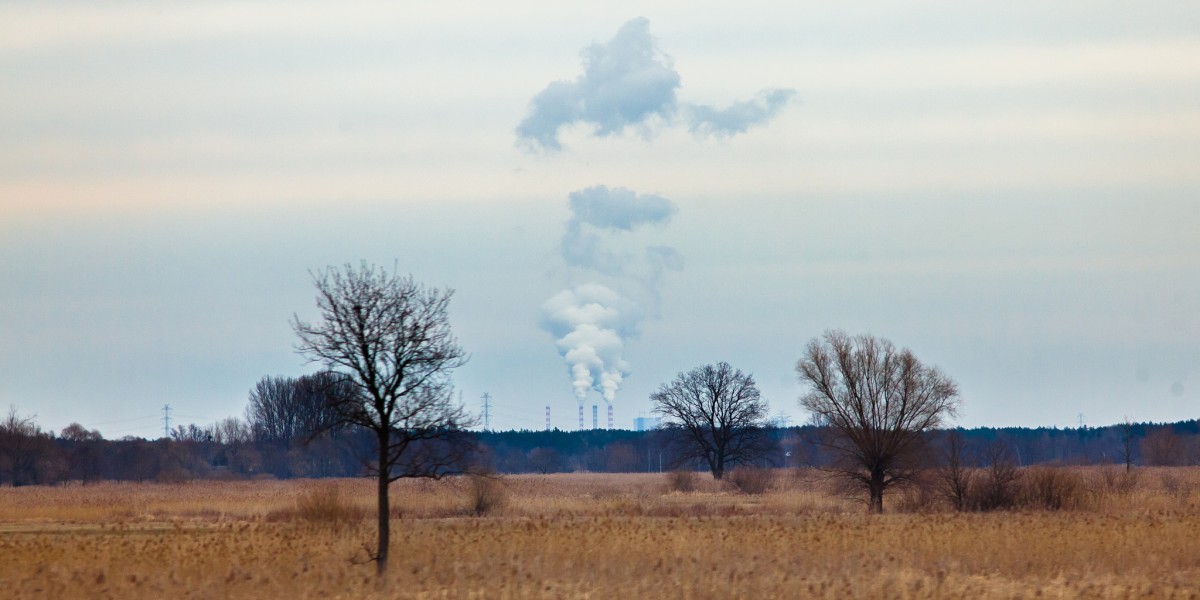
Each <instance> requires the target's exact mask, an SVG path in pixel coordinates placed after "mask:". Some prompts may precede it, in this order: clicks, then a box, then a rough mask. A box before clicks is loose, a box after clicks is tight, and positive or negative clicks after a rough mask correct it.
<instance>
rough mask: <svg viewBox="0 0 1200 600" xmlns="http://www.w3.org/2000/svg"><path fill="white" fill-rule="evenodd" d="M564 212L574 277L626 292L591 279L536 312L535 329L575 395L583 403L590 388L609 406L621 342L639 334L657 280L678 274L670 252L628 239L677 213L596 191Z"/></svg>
mask: <svg viewBox="0 0 1200 600" xmlns="http://www.w3.org/2000/svg"><path fill="white" fill-rule="evenodd" d="M570 208H571V218H570V219H569V220H568V221H567V228H566V233H565V234H564V235H563V241H562V248H561V249H562V256H563V260H564V261H565V262H566V263H567V265H569V266H571V267H573V268H574V271H573V272H574V273H576V274H578V273H583V274H586V275H588V276H589V277H596V276H603V277H604V278H606V279H607V280H608V281H610V282H611V285H613V286H617V287H624V288H628V289H630V290H631V293H628V294H626V293H622V292H618V291H617V290H615V289H613V287H610V286H609V285H605V284H601V283H597V282H595V281H592V282H588V283H584V284H582V285H577V286H575V287H572V288H570V289H566V290H563V291H562V292H559V293H558V294H556V295H555V296H554V297H553V298H551V299H550V300H548V301H546V303H545V304H544V305H543V306H542V327H543V328H545V329H546V330H547V331H549V332H550V333H551V334H552V335H553V336H554V337H555V343H556V345H557V346H558V351H559V353H560V354H562V356H563V359H564V360H565V361H566V363H567V369H568V371H569V373H570V375H571V383H572V386H573V387H574V388H575V397H576V398H577V399H579V401H580V402H583V400H584V399H585V398H586V396H587V393H588V390H596V391H597V392H599V393H600V394H601V395H602V396H603V397H604V400H605V401H606V402H609V403H611V402H612V400H613V398H614V397H615V396H616V393H617V390H619V389H620V387H621V383H622V382H623V381H624V380H625V377H626V376H627V375H629V363H628V362H627V361H626V360H625V358H624V352H625V342H626V341H627V340H629V339H631V338H635V337H636V336H637V335H638V327H639V325H640V323H641V322H642V320H643V319H644V318H645V317H646V310H645V309H644V308H643V306H645V305H652V306H653V314H655V315H657V313H658V307H659V304H660V300H659V294H658V287H659V285H660V282H661V280H662V276H663V274H664V273H666V272H668V271H678V270H680V269H682V268H683V257H682V256H680V254H679V253H678V252H677V251H676V250H675V249H674V248H671V247H670V246H663V245H652V246H647V247H646V248H645V249H644V251H643V252H641V253H635V252H631V251H629V250H628V248H627V246H628V245H629V244H628V243H627V242H628V241H630V237H629V235H630V234H632V233H633V232H634V231H635V230H639V229H642V228H645V227H650V226H663V225H666V224H667V223H668V222H669V221H670V219H671V217H672V216H673V215H674V214H675V212H676V210H677V209H676V208H675V205H674V204H673V203H672V202H671V201H670V200H667V199H666V198H663V197H661V196H656V195H653V194H638V193H635V192H633V191H632V190H628V189H625V188H608V187H606V186H602V185H600V186H595V187H590V188H587V189H584V190H580V191H577V192H574V193H572V194H571V195H570ZM622 242H626V243H622ZM634 298H642V300H641V301H640V302H639V301H638V300H635V299H634Z"/></svg>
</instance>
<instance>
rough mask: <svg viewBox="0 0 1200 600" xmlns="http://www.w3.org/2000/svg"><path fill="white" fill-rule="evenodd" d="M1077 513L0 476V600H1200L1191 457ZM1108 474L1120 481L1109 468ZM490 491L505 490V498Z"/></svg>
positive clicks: (687, 495)
mask: <svg viewBox="0 0 1200 600" xmlns="http://www.w3.org/2000/svg"><path fill="white" fill-rule="evenodd" d="M1070 472H1071V473H1073V474H1074V475H1076V476H1078V481H1081V482H1083V487H1082V488H1081V490H1082V491H1080V496H1079V497H1080V498H1081V500H1080V501H1079V502H1078V503H1077V504H1073V505H1072V506H1070V507H1069V509H1065V510H1030V509H1020V510H1008V511H996V512H954V511H951V510H948V509H947V508H946V507H945V506H944V505H941V504H939V503H937V502H936V501H933V500H929V498H931V496H926V502H925V503H924V504H922V503H920V502H916V501H915V500H913V499H912V498H907V499H906V496H905V495H904V494H894V495H893V497H892V498H890V502H889V504H888V507H887V508H888V511H889V512H888V513H886V514H884V515H868V514H865V508H864V507H863V506H862V504H861V503H859V502H858V501H857V500H855V499H854V498H851V497H848V496H845V495H844V494H843V493H841V492H840V491H839V488H838V487H837V486H836V485H835V484H834V483H833V482H830V481H827V480H825V479H822V478H821V477H820V476H819V474H818V473H813V472H787V473H778V474H777V475H776V477H774V479H773V480H772V483H771V487H770V489H768V490H767V491H765V492H764V493H761V494H757V493H756V494H746V493H740V492H739V491H737V490H736V489H734V488H733V487H732V486H731V485H730V484H727V483H722V482H715V481H713V480H712V479H711V478H707V477H704V478H700V480H699V481H698V482H696V489H695V490H694V491H690V492H680V491H676V490H674V489H673V486H672V485H671V480H670V478H669V477H668V475H667V474H619V475H610V474H560V475H528V476H511V477H504V478H500V479H496V480H488V482H486V485H488V486H492V485H493V484H494V485H495V486H499V487H498V488H493V487H489V488H488V489H489V490H490V492H489V493H493V494H495V493H499V494H503V501H502V502H496V503H493V504H488V505H487V508H486V510H483V511H480V510H479V505H478V493H479V489H480V487H479V485H480V482H478V481H474V482H473V481H471V480H470V479H468V478H455V479H448V480H443V481H436V482H435V481H421V480H415V481H401V482H397V483H396V484H394V485H393V488H392V494H393V505H394V506H395V507H396V510H395V512H394V514H393V518H394V521H393V524H392V528H393V533H392V536H393V540H392V544H393V545H392V550H391V551H392V564H391V569H390V571H389V574H388V577H387V579H386V580H385V581H382V582H380V581H377V580H376V579H375V577H374V569H373V566H372V565H370V564H369V563H368V562H367V553H366V550H365V549H364V548H365V547H366V546H369V545H370V544H371V543H373V540H374V528H373V525H372V523H373V520H372V518H373V512H372V509H373V494H374V488H373V485H372V482H370V481H367V480H326V481H286V482H281V481H256V482H205V483H186V484H110V483H105V484H96V485H87V486H62V487H50V488H32V487H30V488H15V489H14V488H0V590H3V592H2V594H3V596H4V597H6V598H9V597H10V598H162V597H178V598H251V597H253V598H264V597H267V598H270V597H288V598H364V597H365V598H604V597H652V598H654V597H665V598H768V597H813V598H877V597H888V598H931V597H933V598H936V597H943V598H967V597H969V598H1015V597H1037V596H1044V597H1095V598H1128V597H1162V598H1170V597H1180V598H1196V597H1200V504H1198V503H1200V493H1196V492H1198V491H1200V469H1196V468H1171V469H1139V470H1137V476H1136V481H1135V482H1134V483H1133V484H1132V485H1130V484H1128V482H1125V483H1122V482H1121V481H1120V480H1119V479H1118V478H1116V477H1114V473H1112V472H1111V471H1108V472H1106V471H1104V470H1103V469H1102V468H1073V469H1071V470H1070ZM1114 482H1115V483H1114ZM497 489H499V490H500V491H497Z"/></svg>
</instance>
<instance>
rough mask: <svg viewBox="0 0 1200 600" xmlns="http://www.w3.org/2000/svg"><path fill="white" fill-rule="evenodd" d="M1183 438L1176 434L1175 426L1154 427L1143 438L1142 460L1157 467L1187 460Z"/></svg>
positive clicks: (1177, 464) (1176, 464)
mask: <svg viewBox="0 0 1200 600" xmlns="http://www.w3.org/2000/svg"><path fill="white" fill-rule="evenodd" d="M1186 452H1187V451H1186V448H1184V442H1183V438H1182V437H1180V436H1179V435H1176V433H1175V428H1174V427H1173V426H1165V427H1159V428H1157V429H1154V430H1153V431H1151V432H1150V433H1148V434H1146V437H1145V438H1142V460H1143V461H1145V463H1144V464H1147V465H1151V466H1156V467H1174V466H1179V465H1182V464H1184V462H1186V456H1187V453H1186Z"/></svg>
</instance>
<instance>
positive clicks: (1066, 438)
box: [0, 410, 1200, 485]
mask: <svg viewBox="0 0 1200 600" xmlns="http://www.w3.org/2000/svg"><path fill="white" fill-rule="evenodd" d="M948 431H954V432H958V433H959V434H960V435H961V436H962V440H963V441H964V442H965V447H966V449H967V452H966V462H967V463H968V465H971V466H986V464H987V460H988V459H987V456H989V455H991V454H992V453H991V452H989V451H988V449H994V448H996V447H997V446H1003V447H1004V448H1006V449H1007V450H1008V451H1009V452H1011V455H1012V457H1013V458H1015V460H1016V462H1017V464H1019V465H1022V466H1028V465H1035V464H1061V465H1101V464H1125V463H1128V464H1130V465H1132V466H1138V465H1144V466H1184V465H1197V464H1200V421H1197V420H1189V421H1181V422H1178V423H1125V424H1118V425H1111V426H1107V427H1081V428H1064V429H1060V428H1046V427H1038V428H1024V427H1005V428H987V427H983V428H974V429H953V430H942V431H935V432H932V433H931V434H930V435H929V436H928V438H929V442H930V447H931V454H932V455H936V452H935V451H933V450H934V449H936V447H937V445H938V444H939V443H940V440H942V439H943V438H945V437H946V434H947V432H948ZM465 433H466V435H468V436H470V438H471V439H472V440H473V441H474V443H475V448H476V453H475V458H474V465H473V466H474V468H481V469H486V470H490V471H494V472H497V473H505V474H508V473H555V472H572V471H590V472H647V471H651V472H653V471H668V470H672V469H676V468H685V469H696V470H702V466H701V465H699V464H680V461H679V459H678V457H677V456H676V455H675V454H674V453H675V452H676V450H674V449H673V446H672V445H671V444H670V437H671V435H672V432H671V431H670V430H665V429H658V430H651V431H629V430H620V429H613V430H605V429H596V430H583V431H563V430H558V429H553V430H547V431H530V430H520V431H475V432H465ZM764 433H765V434H766V437H767V439H768V440H769V445H768V446H767V448H766V451H765V452H764V453H763V454H762V456H761V457H760V459H759V460H758V464H759V466H770V467H781V468H794V467H823V466H828V465H829V464H831V461H832V460H834V456H833V455H832V454H831V453H829V452H828V450H827V448H826V447H825V446H824V445H823V442H822V436H823V435H824V434H825V433H826V430H825V429H823V428H820V427H815V426H811V425H809V426H800V427H782V428H768V429H766V430H765V431H764ZM278 434H279V432H274V433H273V432H270V431H266V430H264V429H263V428H261V427H259V428H256V427H253V426H250V425H246V424H245V423H243V422H241V421H238V420H237V419H227V420H226V421H223V422H220V423H217V424H214V425H210V426H205V427H201V426H197V425H186V426H178V427H176V428H175V429H174V430H172V431H171V435H170V437H166V438H160V439H154V440H151V439H144V438H135V437H125V438H121V439H116V440H109V439H103V438H102V437H101V436H100V434H99V433H98V432H96V431H89V430H87V429H86V428H84V427H82V426H79V425H76V424H72V425H70V426H68V427H67V428H65V429H63V430H62V431H61V432H59V433H57V434H56V433H54V432H48V431H43V430H42V429H41V428H40V427H39V426H38V425H37V424H36V423H35V422H34V421H33V419H31V418H22V417H19V416H18V415H17V413H16V411H15V410H14V411H11V412H10V413H9V415H8V417H7V418H5V419H4V420H3V421H2V422H0V485H35V484H37V485H50V484H59V483H65V482H83V483H88V482H96V481H106V480H108V481H162V482H178V481H190V480H204V479H253V478H280V479H284V478H300V477H306V478H322V477H355V476H360V475H363V474H365V473H366V472H367V467H368V466H369V464H370V463H369V458H368V457H370V456H372V443H373V441H372V438H371V435H370V434H369V433H367V432H364V431H363V430H361V429H357V428H334V429H331V430H326V431H324V432H322V433H319V434H316V435H312V434H307V433H303V432H298V431H289V432H286V435H285V436H284V437H280V435H278Z"/></svg>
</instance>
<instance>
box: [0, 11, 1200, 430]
mask: <svg viewBox="0 0 1200 600" xmlns="http://www.w3.org/2000/svg"><path fill="white" fill-rule="evenodd" d="M778 4H779V3H775V2H755V1H751V2H743V3H737V4H736V5H729V4H710V5H698V4H696V3H694V2H668V3H657V6H655V7H652V8H647V7H645V6H642V5H641V3H631V2H628V3H623V2H616V3H604V4H603V5H600V6H592V7H586V8H578V7H571V6H566V5H564V4H563V3H557V2H548V1H547V2H518V3H516V4H512V3H509V4H503V5H494V3H492V4H488V3H469V2H448V3H438V5H437V6H436V7H434V6H429V7H422V8H419V9H415V10H414V9H411V8H408V7H404V8H402V7H399V6H392V5H390V4H389V3H338V4H335V3H328V2H257V1H249V2H227V3H216V2H214V3H200V4H197V3H183V2H113V3H103V4H95V3H86V2H40V3H32V2H17V3H7V4H4V5H3V6H0V405H5V406H6V405H10V404H11V405H14V406H16V407H17V409H18V411H20V412H22V413H23V414H36V415H37V417H38V421H39V422H40V423H41V424H42V425H43V426H44V427H46V428H49V429H54V430H58V429H61V428H62V427H63V426H65V425H66V424H68V423H70V422H71V421H79V422H81V423H83V424H84V425H86V426H88V427H94V428H98V429H100V430H101V431H102V432H103V433H104V434H105V435H106V436H110V437H118V436H121V435H126V434H133V435H144V436H154V435H155V434H156V432H160V431H161V429H160V428H161V424H159V423H158V421H157V420H156V419H158V418H159V417H161V411H159V408H160V407H161V406H162V405H163V404H166V403H169V404H170V405H171V406H172V407H173V408H174V409H175V414H176V415H177V416H178V418H179V419H180V421H181V422H196V423H201V424H203V423H208V422H212V421H214V420H217V419H219V418H223V417H225V416H229V415H240V414H241V411H242V409H243V407H244V405H245V401H246V396H247V393H248V391H249V389H250V388H251V387H252V386H253V385H254V383H255V382H256V381H257V380H258V378H260V377H262V376H263V375H275V374H286V375H298V374H301V373H304V372H307V371H309V370H311V369H312V368H313V367H312V366H311V365H305V364H304V363H303V362H302V360H301V359H300V358H299V357H298V356H297V355H295V354H294V352H293V351H292V344H293V341H294V340H293V335H292V333H291V331H290V329H289V327H288V319H289V317H290V316H291V315H292V314H293V313H299V314H300V315H301V316H302V317H304V316H308V315H311V312H312V307H313V292H312V287H311V282H310V280H309V275H308V270H310V269H319V268H322V267H324V266H326V265H330V264H341V263H345V262H355V263H357V262H358V261H359V260H368V261H371V262H375V263H378V264H382V265H386V266H389V267H390V266H391V265H393V264H398V265H399V267H400V269H401V270H402V271H405V272H411V273H413V274H414V275H415V276H416V277H417V278H418V279H420V280H422V281H424V282H426V283H429V284H432V285H439V286H450V287H453V288H455V289H456V290H457V294H456V296H455V299H454V301H453V302H452V314H451V317H452V319H453V326H454V328H455V331H456V332H457V333H458V335H459V336H460V338H461V341H462V343H463V345H464V346H465V347H466V349H467V350H468V351H469V352H470V353H471V355H472V359H471V362H470V363H469V364H468V365H467V366H466V367H463V368H462V369H460V370H459V372H458V373H457V375H456V381H457V383H458V385H459V387H460V389H461V390H462V392H463V395H464V399H465V400H466V402H467V404H468V406H469V407H471V408H478V398H479V396H480V395H481V394H483V393H484V392H488V393H490V394H491V396H492V397H493V398H494V403H495V409H494V415H495V418H494V422H493V425H494V426H496V427H501V428H509V427H518V428H535V429H536V428H540V427H542V425H543V412H544V409H545V406H546V405H550V406H551V410H552V414H553V421H554V425H555V426H558V427H561V428H574V426H575V407H576V401H577V400H576V390H577V385H576V384H577V383H579V381H581V380H579V378H578V377H577V375H579V373H578V372H575V373H573V372H571V371H570V369H571V368H572V366H573V365H576V364H579V365H585V366H586V365H590V364H593V363H591V362H588V361H595V360H598V361H600V363H596V364H599V365H600V366H598V367H596V368H597V369H598V370H596V371H594V372H591V371H589V373H590V374H591V375H592V376H593V378H594V380H595V382H596V385H597V386H598V385H599V381H600V380H601V377H600V376H601V375H602V374H603V373H604V372H605V371H604V363H605V361H606V360H607V361H608V363H611V364H615V362H614V361H615V360H617V359H619V360H620V361H622V362H621V365H620V368H616V369H615V370H610V371H609V376H607V377H608V378H607V379H606V381H609V382H610V385H611V382H612V381H614V380H615V379H613V377H612V375H613V374H619V375H620V384H619V386H620V387H619V389H617V390H616V391H615V395H614V397H613V406H614V411H615V413H616V422H617V425H619V426H625V427H628V426H629V425H630V424H631V419H632V418H633V417H635V416H638V415H639V414H642V413H645V412H646V411H648V410H649V402H648V399H647V398H648V396H649V394H650V393H651V392H652V391H653V390H654V389H655V388H656V387H657V386H658V385H659V384H660V383H663V382H666V381H668V380H670V379H671V378H672V377H673V376H674V375H675V373H677V372H679V371H684V370H688V369H691V368H692V367H695V366H697V365H699V364H702V363H706V362H715V361H718V360H725V361H728V362H730V363H731V364H733V365H735V366H737V367H739V368H741V369H743V370H745V371H750V372H753V373H754V375H755V376H756V378H757V379H758V381H759V383H760V387H761V388H762V390H763V394H764V397H765V398H766V399H767V400H768V401H769V403H770V405H771V408H772V411H773V412H782V413H785V414H787V415H789V416H791V418H792V419H793V421H794V422H802V421H804V420H805V419H806V415H804V414H802V412H801V411H800V409H799V408H798V407H797V405H796V398H797V397H798V396H799V394H800V392H801V390H800V389H799V387H798V386H797V385H796V383H795V376H794V372H793V371H792V367H793V365H794V363H795V360H796V359H797V358H798V356H799V353H800V351H801V350H802V349H803V347H804V345H805V344H806V343H807V341H808V340H809V339H811V338H812V337H814V336H817V335H820V334H821V333H822V332H823V331H824V330H826V329H828V328H842V329H845V330H847V331H849V332H851V333H861V332H869V333H873V334H876V335H879V336H883V337H887V338H889V339H891V340H892V341H894V342H895V343H896V344H897V345H901V346H908V347H911V348H912V349H913V350H914V351H915V352H916V353H917V355H918V356H919V357H921V358H922V359H923V360H925V361H927V362H930V363H933V364H936V365H938V366H940V367H942V368H943V369H944V370H945V371H946V372H947V373H948V374H949V375H950V376H951V377H953V378H954V379H955V380H957V381H958V383H959V385H960V387H961V388H962V391H963V396H964V404H963V414H962V416H961V417H960V419H959V422H960V423H961V424H963V425H966V426H976V425H1031V426H1036V425H1059V426H1066V425H1070V426H1074V425H1075V424H1076V423H1077V419H1078V416H1077V415H1078V414H1079V413H1083V414H1084V415H1085V420H1086V422H1087V423H1089V424H1097V425H1098V424H1106V423H1112V422H1116V421H1119V420H1121V419H1122V418H1124V417H1126V416H1128V417H1130V418H1133V419H1135V420H1155V421H1163V420H1178V419H1187V418H1196V417H1197V416H1198V415H1197V400H1198V399H1200V310H1198V309H1200V236H1198V235H1197V234H1196V232H1197V231H1200V198H1197V192H1198V191H1200V170H1198V169H1196V165H1197V164H1200V105H1198V104H1197V103H1196V101H1195V99H1196V98H1197V97H1200V36H1198V35H1197V34H1198V33H1200V11H1198V10H1197V9H1196V8H1195V5H1194V3H1192V2H1148V3H1141V4H1138V5H1136V6H1134V5H1129V4H1127V3H1116V2H1111V3H1109V2H1104V3H1100V2H1057V3H1052V4H1047V3H1045V2H1032V1H1030V2H1009V3H996V4H995V5H986V6H977V5H974V4H964V3H956V2H949V1H940V2H917V3H914V2H894V3H873V4H870V5H866V6H858V7H856V8H855V10H853V11H851V10H849V9H847V8H846V7H845V6H844V5H841V4H836V3H805V4H802V5H798V6H778ZM535 124H536V125H538V126H539V127H540V128H537V127H532V125H535ZM601 186H603V188H604V189H605V190H607V191H608V192H610V193H613V194H615V195H614V196H612V198H613V199H612V200H611V201H607V200H604V201H599V202H601V203H600V204H594V205H589V206H591V209H596V210H599V209H598V208H596V207H601V208H605V207H607V208H605V209H606V210H608V209H611V210H618V209H621V210H624V209H623V208H622V207H626V208H628V207H630V206H632V207H635V208H636V207H637V206H641V205H639V204H638V203H639V202H642V201H646V202H648V203H649V204H647V205H646V206H650V207H651V208H653V207H654V206H657V207H658V208H659V210H658V212H656V213H655V215H657V216H656V217H655V218H654V219H649V220H645V221H644V224H641V223H643V221H630V220H628V218H627V217H620V216H611V215H610V216H609V217H605V218H599V217H596V218H594V219H593V220H592V221H589V220H588V218H590V217H581V216H580V214H581V213H579V212H578V211H579V210H581V209H579V208H578V207H579V206H581V205H579V204H572V201H571V199H572V197H573V196H572V195H573V194H574V195H575V197H583V196H581V194H582V195H584V196H586V195H588V194H594V193H595V190H597V189H600V188H601ZM589 190H591V191H589ZM630 199H632V200H630ZM660 201H661V202H660ZM604 202H610V204H604ZM662 202H666V203H669V206H670V207H672V208H673V210H671V211H669V213H665V212H663V210H662V207H663V206H667V205H664V204H662ZM630 203H632V204H630ZM573 207H574V208H573ZM573 210H575V211H576V212H572V211H573ZM589 210H590V209H589ZM668 214H669V218H665V216H667V215H668ZM623 219H624V220H623ZM572 223H574V224H575V225H574V227H575V229H571V227H572ZM614 224H615V225H614ZM621 224H628V225H630V226H629V227H622V226H620V225H621ZM571 244H574V245H571ZM568 250H572V251H573V252H574V254H571V253H570V252H568ZM581 257H582V258H581ZM602 259H603V260H602ZM606 261H607V262H606ZM594 284H598V285H601V286H604V287H605V288H606V289H608V290H610V291H612V292H613V293H614V294H617V295H618V296H620V297H621V298H623V299H625V300H628V301H629V303H631V304H620V305H621V306H633V307H635V308H636V309H635V310H632V312H628V311H626V312H622V313H620V314H621V318H620V319H616V320H609V321H604V320H600V321H589V320H587V319H588V318H591V317H586V318H585V317H580V316H579V315H581V314H584V313H577V312H572V311H571V310H570V308H571V307H570V305H569V303H567V304H563V302H567V300H569V299H572V298H573V299H576V300H577V299H579V298H583V297H601V296H603V297H607V298H611V296H606V295H604V294H600V296H595V295H594V293H595V292H596V288H581V287H580V286H588V285H594ZM584 289H586V290H590V291H588V292H586V293H584V292H583V291H581V290H584ZM571 290H574V291H575V292H576V293H574V294H572V295H569V296H560V294H562V293H563V292H564V291H571ZM588 294H592V296H589V295H588ZM552 298H559V301H560V302H559V304H554V303H550V304H548V302H549V301H550V300H551V299H552ZM560 309H567V312H562V310H560ZM586 314H591V313H586ZM554 315H558V316H557V317H555V316H554ZM556 319H557V320H556ZM581 319H582V320H581ZM605 323H608V324H609V325H613V324H619V325H620V326H619V327H618V326H616V325H613V327H611V328H610V331H611V332H614V333H615V334H617V335H618V336H619V339H618V340H617V341H618V342H619V343H618V344H615V345H614V343H612V342H613V340H612V339H611V338H608V337H603V336H601V337H599V338H595V339H596V340H601V339H603V340H604V343H603V344H602V343H600V342H599V341H597V342H595V345H592V346H588V348H591V349H593V350H595V349H597V348H600V349H602V350H603V351H598V352H596V353H595V354H594V356H593V355H592V354H588V353H584V354H582V355H581V354H575V355H573V356H575V357H576V358H577V359H578V360H575V362H572V359H570V358H566V359H565V358H564V356H563V354H565V353H569V352H570V351H571V350H572V349H573V348H578V347H579V346H578V345H572V344H574V343H575V342H578V341H580V340H586V339H590V338H587V336H585V335H583V334H582V333H579V331H580V330H579V329H578V328H579V326H580V325H581V324H583V325H586V326H587V327H591V326H595V327H597V328H598V329H597V330H596V331H599V332H600V333H604V330H605V328H606V326H605ZM585 329H586V327H585ZM588 331H589V332H590V331H592V330H590V329H589V330H588ZM573 332H574V333H575V335H574V336H573V337H570V336H571V334H572V333H573ZM605 335H607V334H605ZM564 340H566V341H564ZM581 356H582V358H580V357H581ZM612 357H616V358H612ZM581 368H582V367H581ZM585 402H586V403H588V404H591V403H597V404H601V405H603V403H604V401H603V399H602V396H601V394H600V393H599V392H598V391H595V390H593V391H590V392H587V395H586V399H585ZM602 411H603V409H602ZM602 414H603V412H602ZM156 427H157V428H156Z"/></svg>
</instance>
